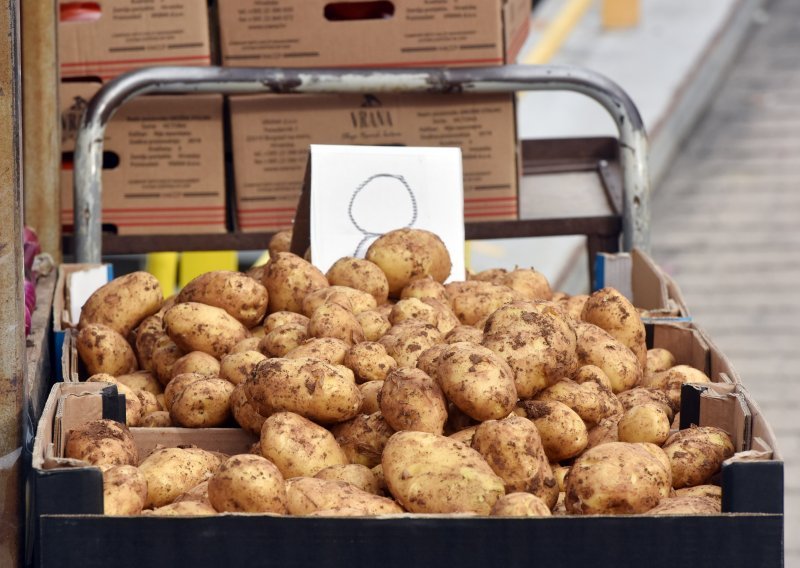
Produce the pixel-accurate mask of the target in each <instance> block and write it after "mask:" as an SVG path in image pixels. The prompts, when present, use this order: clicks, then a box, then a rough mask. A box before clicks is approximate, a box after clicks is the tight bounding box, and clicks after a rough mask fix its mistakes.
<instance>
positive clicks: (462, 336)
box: [444, 325, 483, 345]
mask: <svg viewBox="0 0 800 568" xmlns="http://www.w3.org/2000/svg"><path fill="white" fill-rule="evenodd" d="M462 341H467V342H469V343H475V344H477V345H480V344H481V341H483V331H481V330H480V329H477V328H475V327H472V326H471V325H459V326H456V327H454V328H453V329H451V330H450V331H449V332H448V333H447V335H445V336H444V342H445V343H449V344H451V345H452V344H453V343H461V342H462Z"/></svg>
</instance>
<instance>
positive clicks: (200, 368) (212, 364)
mask: <svg viewBox="0 0 800 568" xmlns="http://www.w3.org/2000/svg"><path fill="white" fill-rule="evenodd" d="M219 371H220V362H219V361H218V360H217V358H216V357H214V356H213V355H209V354H208V353H204V352H203V351H191V352H189V353H187V354H186V355H183V356H182V357H180V358H179V359H178V360H177V361H175V363H173V365H172V377H173V378H174V377H176V376H178V375H182V374H184V373H196V374H198V375H203V376H204V377H208V378H214V377H219Z"/></svg>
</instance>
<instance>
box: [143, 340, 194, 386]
mask: <svg viewBox="0 0 800 568" xmlns="http://www.w3.org/2000/svg"><path fill="white" fill-rule="evenodd" d="M184 355H186V353H185V352H184V351H183V350H182V349H181V348H180V347H178V346H177V345H176V344H175V342H174V341H172V339H170V338H169V336H168V335H166V334H164V335H163V336H161V337H160V338H159V339H158V340H156V343H155V345H154V346H153V358H152V360H151V370H152V371H153V372H154V373H155V374H156V378H157V379H158V382H160V383H161V384H162V385H163V386H164V387H166V386H167V384H168V383H169V382H170V381H171V380H172V376H173V373H172V368H173V367H174V366H175V363H177V362H178V360H179V359H180V358H181V357H183V356H184Z"/></svg>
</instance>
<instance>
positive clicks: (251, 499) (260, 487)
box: [208, 454, 286, 514]
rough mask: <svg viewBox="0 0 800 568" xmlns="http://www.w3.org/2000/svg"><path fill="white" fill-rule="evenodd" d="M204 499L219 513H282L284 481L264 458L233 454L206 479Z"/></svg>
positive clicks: (272, 465)
mask: <svg viewBox="0 0 800 568" xmlns="http://www.w3.org/2000/svg"><path fill="white" fill-rule="evenodd" d="M208 499H209V501H210V502H211V505H212V506H213V507H214V509H216V510H217V511H219V512H220V513H226V512H229V513H277V514H285V513H286V483H285V482H284V479H283V476H282V475H281V472H280V471H279V470H278V468H277V467H275V464H273V463H272V462H271V461H269V460H268V459H266V458H264V457H261V456H254V455H252V454H241V455H237V456H233V457H231V458H229V459H228V460H227V461H225V462H224V463H223V464H222V465H221V466H220V467H219V469H218V470H217V471H216V472H215V473H214V475H213V476H212V477H211V479H209V481H208Z"/></svg>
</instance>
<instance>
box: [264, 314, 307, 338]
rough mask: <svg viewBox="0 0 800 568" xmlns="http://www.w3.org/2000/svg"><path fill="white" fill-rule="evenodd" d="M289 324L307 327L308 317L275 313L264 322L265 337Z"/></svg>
mask: <svg viewBox="0 0 800 568" xmlns="http://www.w3.org/2000/svg"><path fill="white" fill-rule="evenodd" d="M287 323H291V324H295V325H299V326H302V327H306V326H307V325H308V317H306V316H304V315H303V314H299V313H295V312H286V311H281V312H273V313H271V314H269V315H268V316H267V317H266V319H265V320H264V335H266V334H268V333H269V332H270V331H272V330H274V329H277V328H279V327H281V326H283V325H286V324H287Z"/></svg>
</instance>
